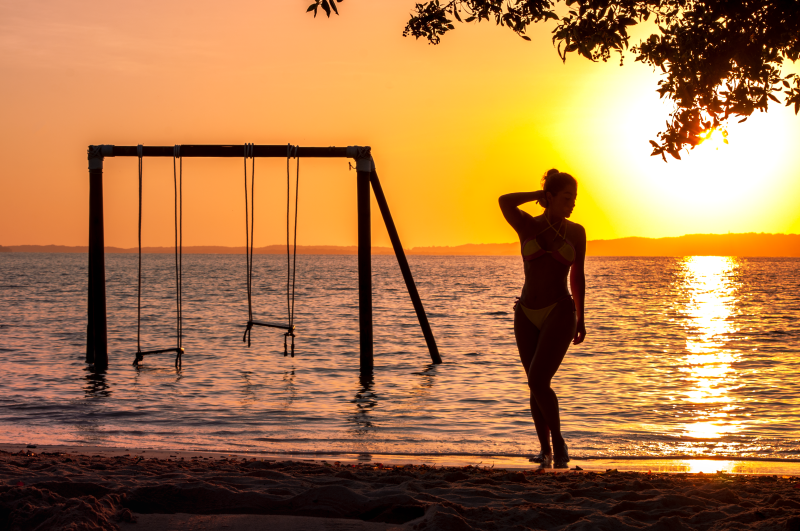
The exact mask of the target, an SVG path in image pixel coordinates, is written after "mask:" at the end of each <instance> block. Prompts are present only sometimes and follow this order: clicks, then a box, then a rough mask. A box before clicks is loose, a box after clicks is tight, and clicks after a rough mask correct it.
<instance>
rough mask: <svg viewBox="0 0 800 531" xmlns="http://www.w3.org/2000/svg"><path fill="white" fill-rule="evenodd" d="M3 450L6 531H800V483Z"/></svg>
mask: <svg viewBox="0 0 800 531" xmlns="http://www.w3.org/2000/svg"><path fill="white" fill-rule="evenodd" d="M8 446H9V445H5V447H6V449H7V450H12V451H0V528H2V529H11V530H15V529H19V530H25V529H34V528H35V529H42V530H46V529H76V530H78V529H81V530H95V529H124V530H130V529H141V530H143V529H197V530H200V529H216V528H221V527H223V526H224V527H225V528H226V529H233V530H245V529H256V528H264V527H269V528H271V529H273V531H279V530H281V529H309V530H311V529H314V530H316V529H338V530H353V531H355V530H359V531H362V530H363V531H378V530H387V531H388V530H400V529H403V530H426V531H428V530H431V531H438V530H442V531H444V530H471V529H475V530H505V529H509V530H511V529H514V530H523V529H554V530H555V529H558V530H596V529H609V530H634V529H637V530H638V529H652V530H682V529H699V530H723V529H758V530H761V529H764V530H767V529H780V530H797V531H800V478H798V477H797V476H779V475H746V474H735V475H732V474H727V473H714V474H674V473H673V474H668V473H659V472H650V473H648V472H633V471H619V470H618V469H611V470H608V471H601V472H596V471H593V470H569V471H557V472H553V471H548V472H542V471H538V470H536V469H533V468H525V469H509V468H502V469H501V468H498V467H497V466H495V467H494V468H492V467H488V466H483V465H480V466H469V465H468V466H459V467H440V466H435V467H434V466H430V465H428V464H405V465H400V464H389V463H375V462H369V463H358V462H343V461H338V462H336V461H328V462H320V461H315V462H312V461H286V460H282V461H281V460H268V459H264V458H261V457H259V458H256V457H247V456H245V457H242V456H232V455H223V454H209V455H203V453H201V452H196V453H195V455H189V453H187V452H181V453H180V454H179V453H177V452H162V451H141V450H139V451H126V450H125V449H115V450H114V451H111V450H109V451H105V452H102V453H100V452H98V453H93V452H91V451H86V452H79V451H78V452H75V450H80V448H73V449H72V451H58V450H57V449H56V450H54V449H53V448H52V447H48V448H43V447H42V448H30V449H28V448H26V449H15V448H8ZM84 450H93V449H91V448H84ZM73 452H75V453H73Z"/></svg>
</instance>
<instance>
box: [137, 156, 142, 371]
mask: <svg viewBox="0 0 800 531" xmlns="http://www.w3.org/2000/svg"><path fill="white" fill-rule="evenodd" d="M142 149H143V146H142V145H141V144H139V145H138V146H136V154H137V155H138V157H139V290H138V292H137V297H136V353H137V359H138V354H139V353H140V352H142V344H141V335H142Z"/></svg>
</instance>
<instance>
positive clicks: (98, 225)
mask: <svg viewBox="0 0 800 531" xmlns="http://www.w3.org/2000/svg"><path fill="white" fill-rule="evenodd" d="M129 156H136V157H138V159H139V233H138V235H139V268H138V296H137V329H136V347H137V348H136V356H135V359H134V361H133V365H134V366H136V367H138V366H139V363H140V362H141V361H143V360H144V356H147V355H153V354H166V353H172V352H174V353H175V367H176V368H177V369H180V368H181V363H182V357H183V354H184V353H185V351H184V349H183V346H182V345H183V322H182V318H183V315H182V303H183V293H182V282H183V268H182V265H183V264H182V259H183V158H185V157H226V158H231V157H243V159H244V194H245V236H246V240H245V241H246V248H245V257H246V280H247V313H248V315H247V325H246V328H245V332H244V336H243V338H242V340H243V341H246V342H247V346H248V347H249V346H250V335H251V332H252V329H253V327H254V326H261V327H268V328H277V329H281V330H285V331H286V332H285V333H284V340H283V349H284V356H287V355H289V353H290V349H289V342H288V339H289V338H291V355H292V357H294V338H295V326H294V301H295V286H296V271H297V269H296V265H297V212H298V206H299V185H300V158H301V157H309V158H345V157H346V158H351V159H355V161H356V190H357V198H358V200H357V205H358V287H359V297H358V298H359V334H360V366H361V371H362V373H364V372H365V371H366V372H371V371H372V368H373V365H374V362H373V333H372V324H373V321H372V266H371V245H372V241H371V240H372V236H371V227H370V186H371V188H372V191H373V192H374V194H375V200H376V202H377V203H378V206H379V208H380V211H381V214H382V216H383V220H384V223H385V225H386V229H387V231H388V233H389V238H390V240H391V242H392V247H393V248H394V251H395V256H396V257H397V261H398V264H399V266H400V270H401V272H402V274H403V279H404V280H405V284H406V287H407V289H408V293H409V295H410V297H411V301H412V304H413V306H414V310H415V312H416V314H417V319H418V320H419V323H420V327H421V328H422V333H423V336H424V337H425V342H426V344H427V346H428V351H429V352H430V356H431V360H432V361H433V363H441V362H442V360H441V357H440V356H439V350H438V348H437V346H436V341H435V340H434V337H433V332H432V331H431V328H430V324H429V323H428V318H427V315H426V314H425V309H424V308H423V306H422V301H421V299H420V297H419V293H418V292H417V287H416V284H415V283H414V278H413V277H412V275H411V269H410V268H409V266H408V260H407V259H406V256H405V251H404V250H403V247H402V245H401V243H400V238H399V236H398V234H397V229H396V227H395V225H394V221H393V220H392V216H391V213H390V212H389V206H388V204H387V203H386V197H385V196H384V194H383V189H382V188H381V184H380V181H379V180H378V174H377V172H376V171H375V163H374V161H373V159H372V155H371V150H370V148H369V147H362V146H348V147H346V148H337V147H328V148H316V147H305V148H304V147H299V146H293V145H291V144H288V145H285V146H282V145H255V144H244V145H183V146H181V145H176V146H143V145H141V144H140V145H138V146H113V145H98V146H89V150H88V158H89V285H88V323H87V340H86V362H87V363H91V364H93V365H94V369H95V370H96V371H103V370H105V369H106V368H107V367H108V335H107V330H108V324H107V316H106V294H105V254H104V253H105V251H104V227H103V225H104V223H103V161H104V159H105V158H110V157H129ZM144 157H172V167H173V183H174V193H175V199H174V205H175V207H174V211H175V216H174V217H175V283H176V346H175V347H173V348H162V349H154V350H142V348H141V300H142V188H143V187H142V160H143V158H144ZM256 157H262V158H282V157H286V257H287V260H286V263H287V277H286V305H287V322H286V323H276V322H270V321H262V320H257V319H254V318H253V296H252V295H253V250H254V234H255V159H256ZM292 158H294V159H295V160H296V169H295V196H294V203H295V205H294V235H293V243H294V245H293V252H290V249H292V246H290V232H291V231H290V219H291V217H290V210H291V209H290V207H291V171H290V170H291V164H290V161H291V159H292ZM248 159H252V164H251V170H250V188H249V191H250V192H249V199H248V186H247V160H248Z"/></svg>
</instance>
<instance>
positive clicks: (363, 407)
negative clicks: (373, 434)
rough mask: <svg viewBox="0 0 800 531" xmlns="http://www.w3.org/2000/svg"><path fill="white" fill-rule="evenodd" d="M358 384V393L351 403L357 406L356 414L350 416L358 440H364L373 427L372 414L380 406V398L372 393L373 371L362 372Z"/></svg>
mask: <svg viewBox="0 0 800 531" xmlns="http://www.w3.org/2000/svg"><path fill="white" fill-rule="evenodd" d="M358 384H359V389H358V392H356V396H355V398H353V400H351V401H350V402H351V403H352V404H355V405H356V410H355V413H354V414H353V415H352V416H350V421H351V422H353V424H354V425H355V426H354V428H353V431H354V432H355V433H354V435H355V437H356V439H364V438H365V437H367V436H368V435H369V432H370V431H371V429H372V427H373V424H372V417H371V415H370V413H371V412H372V410H373V409H374V408H375V406H377V405H378V396H377V395H376V394H375V393H374V392H373V391H372V387H373V385H374V378H373V373H372V371H362V372H361V374H360V375H359V377H358Z"/></svg>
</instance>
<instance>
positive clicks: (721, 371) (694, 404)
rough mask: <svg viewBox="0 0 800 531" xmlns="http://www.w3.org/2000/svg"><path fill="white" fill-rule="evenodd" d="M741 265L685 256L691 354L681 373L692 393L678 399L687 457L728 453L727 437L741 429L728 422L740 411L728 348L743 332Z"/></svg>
mask: <svg viewBox="0 0 800 531" xmlns="http://www.w3.org/2000/svg"><path fill="white" fill-rule="evenodd" d="M739 267H740V263H739V261H738V259H736V258H734V257H721V256H691V257H686V258H685V259H684V261H683V264H681V267H680V272H679V275H680V281H681V282H680V289H681V290H682V291H683V292H684V295H685V297H682V299H684V300H685V305H684V307H683V308H682V310H681V311H680V313H682V314H683V315H684V317H686V319H685V320H684V327H685V328H686V353H685V355H684V356H683V358H682V359H681V360H680V361H681V367H680V369H679V370H680V371H681V372H682V373H683V377H682V380H684V381H685V382H686V383H687V384H688V385H687V386H686V388H688V389H687V391H685V392H684V393H683V395H682V396H681V397H680V398H679V399H680V400H681V401H683V407H682V408H681V409H683V411H684V412H685V413H686V414H688V415H689V416H690V418H689V419H687V421H685V422H684V423H683V426H682V428H683V437H685V438H687V439H688V440H689V441H690V444H689V446H688V447H687V448H686V451H687V453H709V452H710V453H717V452H724V451H725V446H726V444H725V443H724V441H723V440H722V439H723V438H724V436H725V435H731V434H734V433H735V432H737V431H738V430H739V425H740V422H738V421H734V420H732V419H731V418H729V417H730V416H732V414H733V413H732V412H733V411H734V410H736V409H737V408H738V406H737V405H736V404H735V403H734V401H733V398H732V396H731V392H732V391H733V390H734V389H736V388H738V387H741V385H742V384H741V383H739V381H738V380H739V375H738V374H737V371H736V369H735V368H734V367H733V363H734V362H736V361H738V357H739V354H738V352H737V351H736V350H734V349H731V348H727V342H728V341H730V339H731V338H732V336H733V335H734V334H736V333H737V332H738V329H737V328H736V324H735V319H734V318H735V316H736V312H737V304H736V303H737V301H738V299H737V297H738V292H739V290H740V289H741V280H740V277H739Z"/></svg>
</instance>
